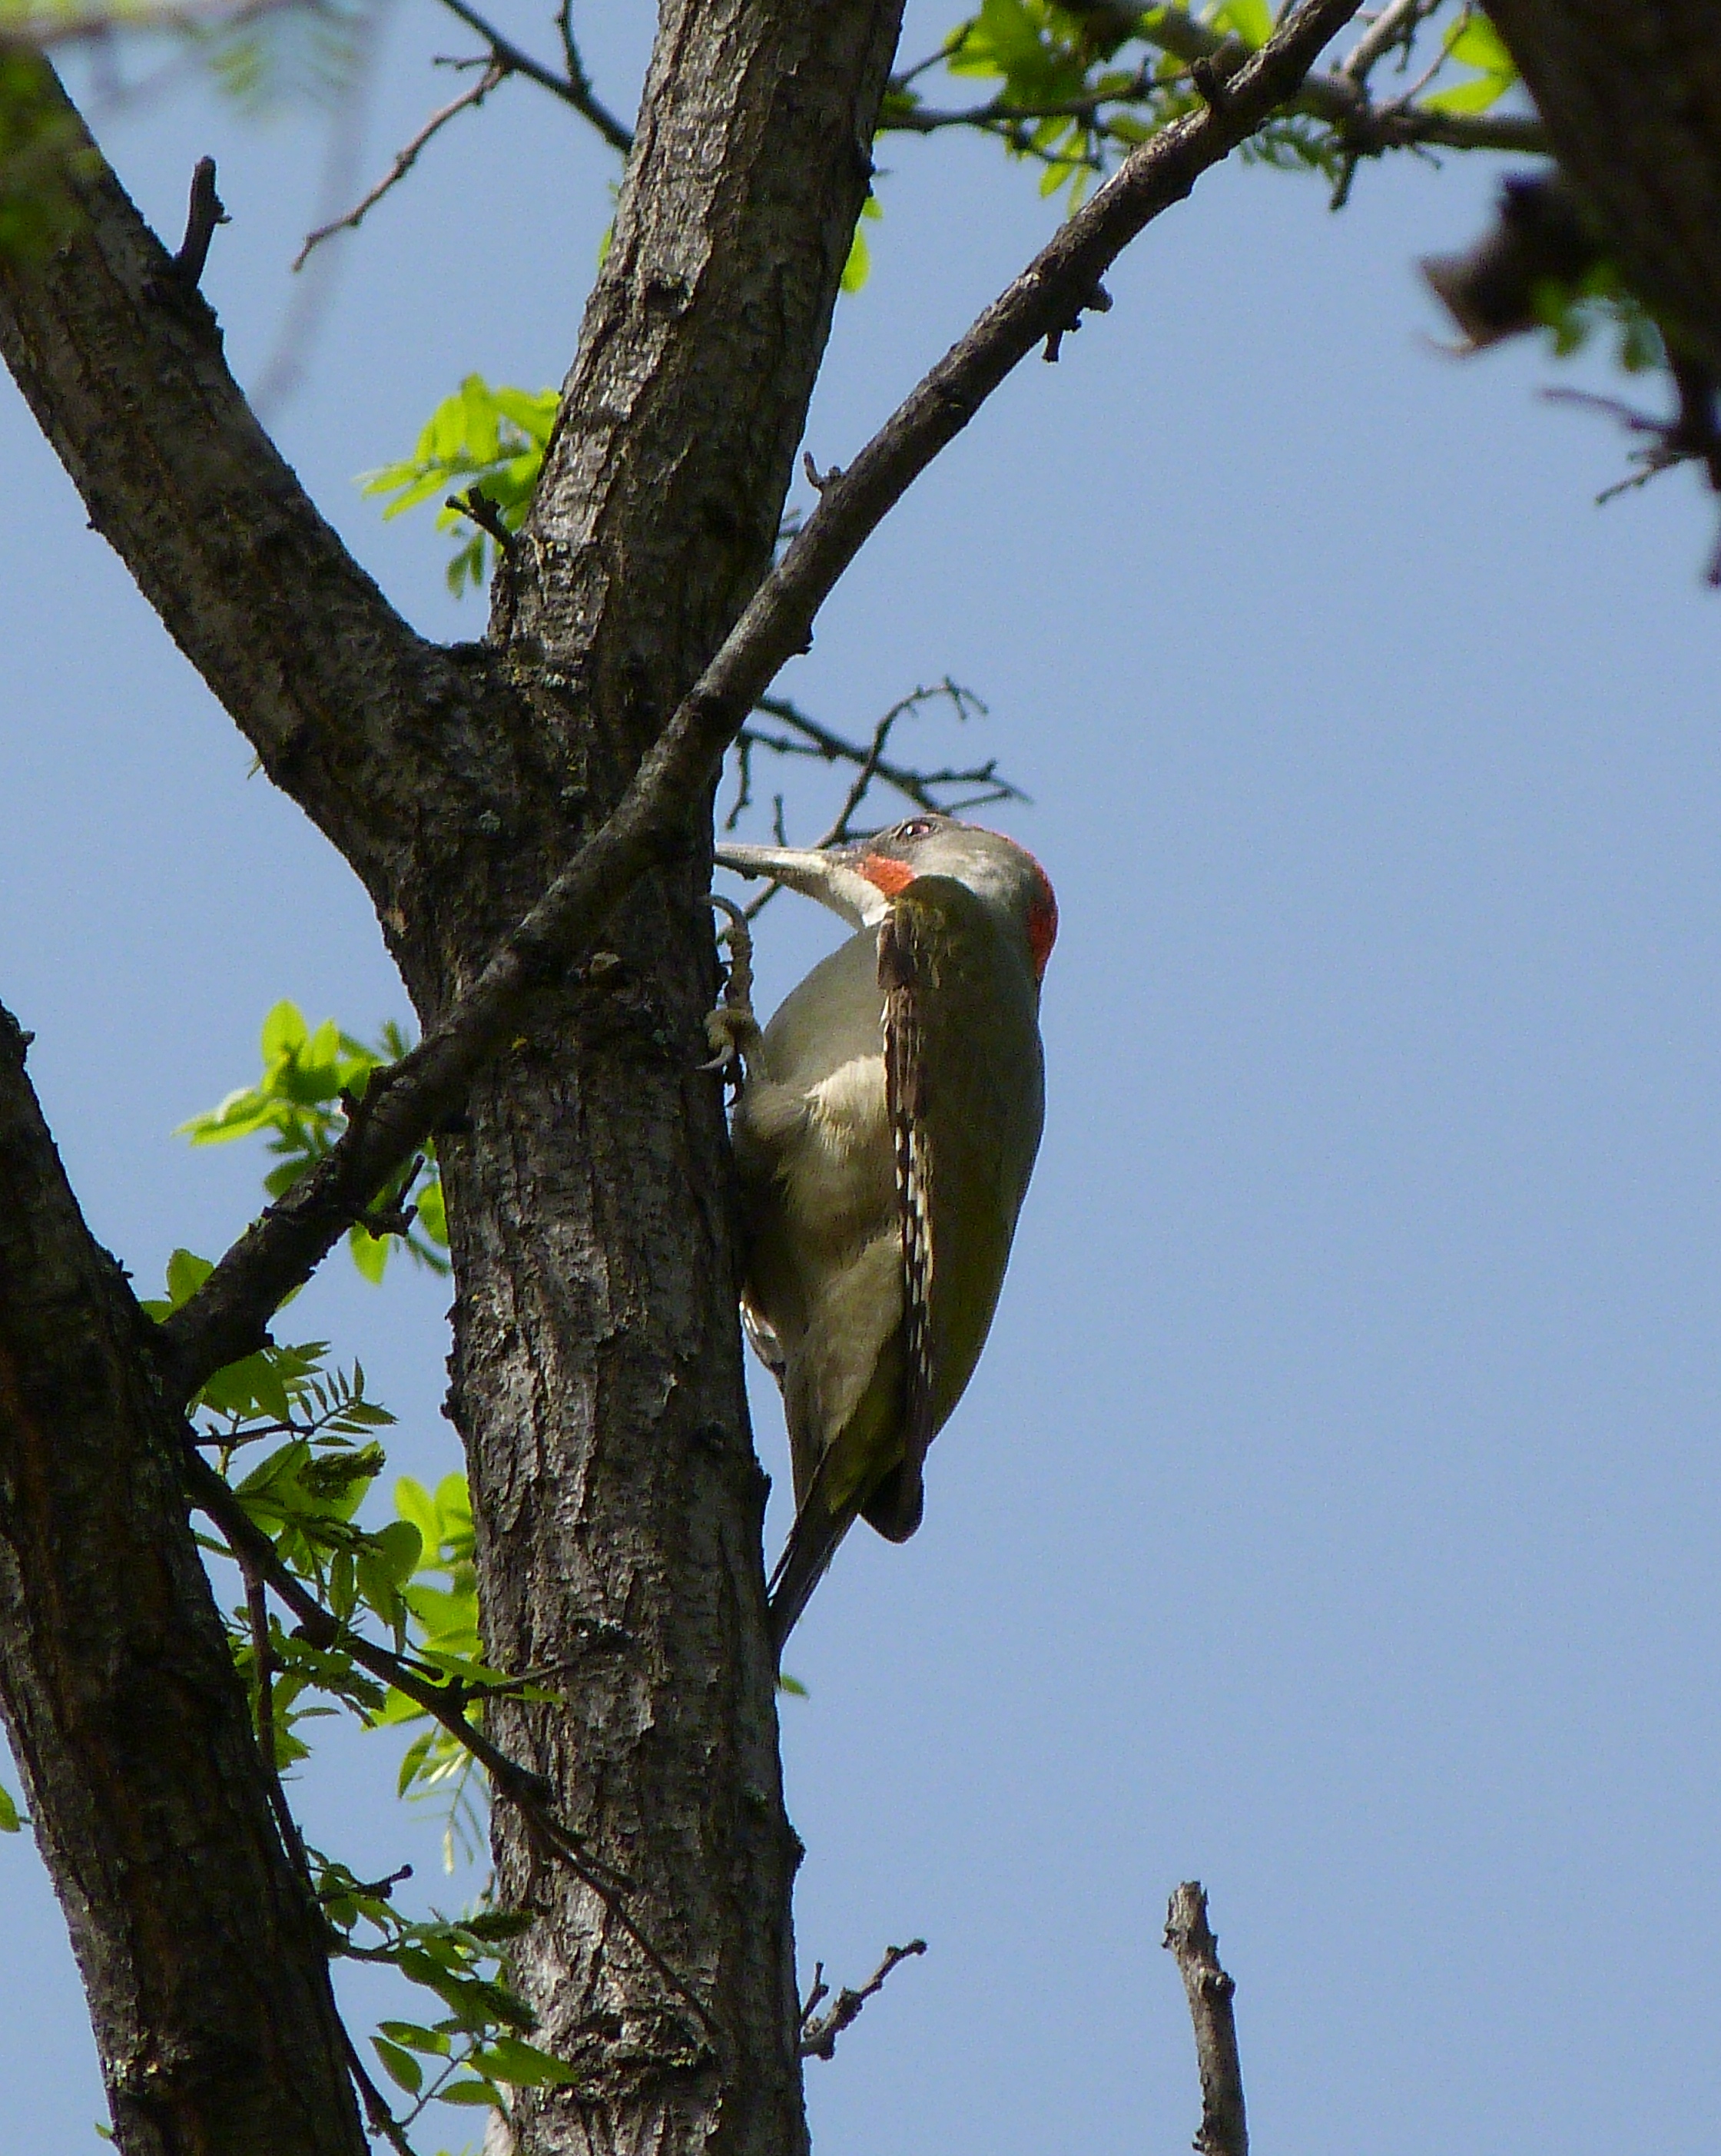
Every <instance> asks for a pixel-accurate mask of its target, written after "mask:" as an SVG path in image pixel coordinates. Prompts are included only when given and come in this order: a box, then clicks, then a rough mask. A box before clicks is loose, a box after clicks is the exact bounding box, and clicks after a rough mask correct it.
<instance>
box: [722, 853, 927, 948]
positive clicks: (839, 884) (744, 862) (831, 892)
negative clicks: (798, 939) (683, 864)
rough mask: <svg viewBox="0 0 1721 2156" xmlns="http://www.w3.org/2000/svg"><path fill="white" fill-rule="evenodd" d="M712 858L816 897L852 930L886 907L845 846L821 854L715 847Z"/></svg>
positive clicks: (869, 923)
mask: <svg viewBox="0 0 1721 2156" xmlns="http://www.w3.org/2000/svg"><path fill="white" fill-rule="evenodd" d="M716 858H717V865H718V866H719V867H720V868H726V869H733V870H735V871H736V872H737V875H747V876H769V877H770V878H771V880H772V881H773V883H784V884H787V885H789V889H790V890H791V891H800V892H802V893H803V894H804V896H806V897H808V898H816V899H817V900H818V901H819V904H820V905H821V906H829V907H830V910H831V911H832V912H833V913H840V914H841V916H842V917H843V919H844V920H845V921H852V922H853V924H854V925H855V927H857V928H876V927H877V926H878V924H879V922H880V921H882V920H883V919H884V917H885V914H886V911H887V910H888V909H889V906H890V902H891V901H890V900H889V898H888V897H887V896H886V894H885V893H884V892H883V891H881V890H880V889H879V887H878V885H876V884H875V883H872V882H871V881H869V880H868V879H867V878H866V876H864V875H862V874H861V873H860V870H859V869H858V868H857V867H856V866H855V853H854V850H853V849H852V848H850V847H834V848H833V849H832V850H831V851H830V853H828V854H825V853H820V852H819V851H818V850H817V849H816V848H814V847H810V846H808V847H802V846H719V847H718V848H717V854H716Z"/></svg>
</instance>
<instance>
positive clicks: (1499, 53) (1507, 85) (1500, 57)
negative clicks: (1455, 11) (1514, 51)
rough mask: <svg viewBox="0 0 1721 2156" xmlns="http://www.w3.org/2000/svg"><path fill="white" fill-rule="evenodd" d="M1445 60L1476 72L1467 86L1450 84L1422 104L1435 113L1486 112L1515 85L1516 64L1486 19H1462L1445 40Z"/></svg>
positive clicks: (1427, 97)
mask: <svg viewBox="0 0 1721 2156" xmlns="http://www.w3.org/2000/svg"><path fill="white" fill-rule="evenodd" d="M1446 59H1450V60H1456V61H1457V63H1458V64H1459V65H1460V66H1461V67H1467V68H1473V69H1476V70H1477V72H1476V73H1475V74H1473V75H1472V77H1471V79H1470V80H1469V81H1468V82H1458V83H1451V84H1449V85H1447V86H1446V88H1445V89H1444V90H1435V91H1433V92H1431V94H1430V95H1428V96H1426V97H1425V98H1424V99H1423V100H1422V102H1423V104H1424V105H1426V106H1428V107H1429V108H1430V110H1432V111H1436V112H1486V111H1487V110H1488V109H1489V108H1490V106H1492V105H1498V103H1499V101H1500V100H1501V99H1502V98H1503V97H1504V96H1505V95H1506V93H1507V92H1508V90H1511V89H1513V88H1514V87H1515V86H1516V85H1517V82H1518V64H1517V62H1516V61H1515V60H1514V59H1513V57H1512V55H1511V54H1510V53H1509V52H1508V50H1507V49H1506V46H1505V44H1504V41H1503V39H1502V38H1501V36H1500V33H1499V32H1498V30H1497V29H1496V28H1494V26H1493V24H1492V23H1491V22H1489V20H1488V19H1487V16H1485V15H1478V14H1474V13H1468V12H1467V13H1466V14H1465V15H1463V16H1461V17H1460V18H1459V20H1458V23H1457V26H1456V28H1455V29H1454V30H1453V31H1452V32H1451V34H1450V35H1449V36H1448V38H1447V39H1446Z"/></svg>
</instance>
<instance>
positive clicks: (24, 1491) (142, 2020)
mask: <svg viewBox="0 0 1721 2156" xmlns="http://www.w3.org/2000/svg"><path fill="white" fill-rule="evenodd" d="M26 1039H27V1037H26V1036H25V1035H24V1034H21V1033H20V1032H19V1030H18V1026H17V1024H16V1023H15V1022H14V1020H13V1019H12V1018H11V1017H10V1016H9V1015H8V1014H5V1013H4V1012H0V1706H3V1707H4V1710H5V1717H6V1721H7V1724H8V1729H9V1731H10V1733H11V1736H12V1739H13V1748H14V1749H15V1751H16V1752H17V1754H18V1762H19V1764H20V1766H21V1768H23V1774H24V1777H25V1780H26V1782H27V1784H28V1791H29V1800H30V1801H29V1808H30V1811H31V1814H32V1816H33V1820H34V1821H35V1824H36V1827H37V1831H38V1833H39V1836H40V1838H41V1841H42V1845H43V1850H44V1855H45V1856H46V1857H47V1859H48V1862H49V1867H50V1869H51V1871H52V1872H53V1875H54V1885H55V1887H56V1889H57V1891H58V1892H59V1897H60V1901H61V1903H62V1905H63V1906H64V1909H65V1912H66V1920H67V1922H68V1924H69V1928H70V1930H71V1934H72V1944H73V1947H74V1950H75V1952H76V1953H77V1957H78V1962H79V1966H80V1969H81V1970H82V1972H83V1977H84V1983H85V1989H86V1990H87V1992H88V1994H89V1997H90V2015H91V2020H92V2021H93V2023H94V2026H95V2037H96V2042H97V2046H98V2047H99V2049H100V2056H101V2063H102V2071H103V2076H104V2078H105V2082H106V2084H107V2089H108V2097H109V2101H110V2104H111V2106H112V2109H113V2116H114V2124H115V2128H116V2133H117V2134H118V2137H119V2140H120V2143H121V2147H122V2148H123V2149H125V2150H126V2152H127V2156H202V2152H207V2151H211V2150H216V2149H219V2150H221V2151H222V2152H223V2156H361V2152H362V2149H363V2148H364V2137H363V2135H362V2132H361V2130H360V2128H359V2124H358V2119H357V2112H356V2111H355V2109H354V2107H353V2102H352V2092H351V2090H350V2088H349V2087H348V2085H347V2066H346V2057H345V2052H344V2049H343V2044H342V2031H341V2026H340V2023H339V2021H338V2020H337V2018H336V2014H335V2010H334V2003H333V1999H332V1998H331V1994H330V1990H329V1984H328V1971H327V1966H326V1960H325V1958H324V1953H323V1942H322V1933H321V1925H320V1923H319V1922H318V1919H317V1916H316V1912H315V1910H314V1909H313V1907H311V1903H310V1902H309V1900H308V1897H306V1893H305V1892H304V1890H303V1888H302V1886H301V1883H300V1882H299V1881H298V1880H297V1879H295V1876H294V1875H293V1872H292V1871H291V1868H290V1866H289V1864H288V1862H287V1860H286V1858H285V1856H284V1854H283V1852H282V1849H281V1845H280V1840H279V1837H278V1835H277V1832H276V1829H275V1822H274V1820H273V1819H272V1818H271V1815H270V1799H269V1789H268V1784H267V1777H266V1775H265V1771H264V1768H263V1763H262V1761H261V1759H260V1758H259V1753H258V1750H257V1746H256V1743H255V1741H254V1738H253V1736H252V1734H251V1731H250V1727H249V1718H248V1716H247V1712H246V1704H245V1697H244V1691H243V1689H242V1687H241V1686H240V1684H239V1677H238V1675H237V1673H236V1671H234V1666H233V1661H232V1658H231V1656H230V1655H229V1651H228V1646H227V1642H226V1640H225V1638H224V1636H223V1632H222V1629H221V1625H220V1621H219V1620H218V1617H217V1615H216V1612H215V1606H214V1604H213V1599H211V1596H210V1592H209V1584H208V1578H206V1576H205V1575H204V1573H203V1568H202V1566H201V1564H200V1563H199V1562H198V1553H197V1549H196V1546H195V1544H194V1543H193V1540H192V1537H191V1533H190V1530H189V1528H188V1526H187V1523H186V1519H185V1507H184V1501H183V1497H182V1492H181V1487H180V1481H179V1450H178V1443H177V1427H178V1423H177V1417H176V1416H174V1415H173V1414H172V1413H171V1412H170V1411H168V1410H167V1409H165V1408H164V1406H163V1404H162V1400H161V1399H160V1395H159V1394H158V1392H157V1389H156V1388H155V1386H154V1384H153V1383H152V1377H151V1373H150V1368H149V1362H148V1357H147V1355H146V1352H145V1348H144V1335H145V1333H146V1331H147V1330H148V1327H147V1321H146V1319H145V1318H144V1317H143V1316H142V1313H141V1312H140V1311H139V1310H138V1308H137V1306H136V1302H135V1301H133V1300H132V1297H131V1294H130V1292H129V1291H128V1290H127V1288H126V1284H125V1281H124V1280H123V1278H122V1277H121V1273H120V1270H119V1267H118V1266H117V1265H116V1264H115V1263H114V1261H113V1260H112V1259H111V1258H110V1257H109V1256H108V1255H106V1253H105V1251H103V1250H99V1249H98V1248H97V1247H96V1245H95V1243H94V1242H92V1240H90V1234H89V1230H88V1229H86V1228H85V1225H84V1223H83V1221H82V1219H80V1217H79V1214H78V1210H77V1206H76V1203H75V1201H74V1199H73V1197H72V1193H71V1192H70V1190H69V1188H68V1187H67V1184H66V1181H65V1178H64V1172H63V1171H62V1169H61V1168H60V1164H59V1159H58V1158H57V1156H56V1155H55V1152H54V1144H53V1141H52V1139H51V1138H50V1137H49V1134H48V1131H47V1128H46V1126H45V1125H44V1122H43V1120H42V1116H41V1111H40V1110H39V1107H38V1106H37V1104H36V1101H35V1096H34V1095H33V1093H32V1091H31V1090H30V1086H29V1083H28V1080H27V1079H26V1077H25V1075H24V1070H23V1056H24V1049H25V1045H26Z"/></svg>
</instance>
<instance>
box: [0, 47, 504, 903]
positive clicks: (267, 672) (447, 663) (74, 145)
mask: <svg viewBox="0 0 1721 2156" xmlns="http://www.w3.org/2000/svg"><path fill="white" fill-rule="evenodd" d="M13 64H15V65H17V66H20V67H23V66H29V65H33V66H35V67H36V69H38V71H39V74H38V84H37V96H38V104H37V108H36V110H37V119H36V125H37V126H38V128H39V130H40V131H41V133H42V136H43V138H44V140H47V139H50V138H51V139H54V140H55V141H59V140H61V139H63V140H64V141H65V143H66V144H67V146H68V148H69V157H67V158H66V160H65V162H64V165H63V167H62V171H63V174H64V186H65V187H66V189H67V191H68V193H69V195H70V196H71V198H72V199H73V202H74V204H75V208H76V222H75V223H74V225H73V226H72V227H71V228H69V231H68V232H67V234H65V236H64V239H62V241H61V244H59V245H58V246H56V247H55V248H54V249H53V250H52V251H51V252H50V253H45V254H41V255H40V256H39V257H36V258H33V259H24V258H23V257H21V256H20V255H19V254H18V252H17V251H16V250H13V249H7V250H5V251H4V254H3V255H0V352H3V354H4V357H5V359H6V362H7V364H8V367H10V368H11V370H12V372H13V375H14V376H15V377H17V380H18V386H19V388H21V389H22V390H23V393H24V395H25V397H26V398H28V401H29V403H30V405H31V408H32V409H33V412H34V413H35V415H36V418H37V419H38V421H39V423H40V425H41V427H42V429H43V432H44V434H46V435H47V436H48V439H49V441H50V442H51V443H52V444H53V445H54V449H55V450H56V451H57V452H58V454H59V458H60V460H61V462H62V463H63V464H64V465H65V467H66V469H67V470H68V471H69V474H70V475H71V477H72V479H73V480H74V483H75V485H76V486H77V488H78V490H79V492H80V494H81V495H82V496H83V498H84V502H85V507H86V508H87V510H88V511H89V515H90V522H91V524H92V525H93V526H94V527H95V529H96V530H97V531H100V533H101V534H102V535H103V536H104V537H105V538H106V539H107V540H108V541H109V542H110V544H111V545H112V546H113V547H114V548H115V550H116V552H117V553H118V554H119V555H120V557H121V559H122V560H123V561H124V562H125V563H126V567H127V568H128V569H130V571H131V574H132V575H133V577H135V578H136V581H137V583H138V584H139V586H140V587H141V589H142V591H143V593H144V595H145V597H146V598H147V599H148V600H149V601H150V602H151V603H152V605H153V606H154V607H155V608H156V610H157V613H159V614H160V615H161V617H162V620H163V622H164V623H165V624H166V625H167V628H168V629H169V630H170V631H171V632H172V635H173V638H174V639H175V641H176V642H177V644H178V645H179V647H180V649H182V651H183V652H184V653H185V654H186V655H187V657H188V658H189V659H190V660H191V661H192V663H193V665H194V666H196V667H197V669H198V671H199V672H200V673H201V674H202V675H203V679H204V680H206V681H207V682H208V685H209V687H210V688H211V689H212V690H213V692H214V693H215V695H216V696H218V698H219V699H220V701H222V702H223V704H224V705H225V706H226V707H227V709H228V711H229V713H230V714H231V715H232V716H233V718H234V721H235V722H236V724H237V725H238V726H239V727H240V729H241V731H243V732H244V734H245V736H246V737H247V738H248V739H249V742H250V743H251V745H252V747H254V749H255V750H256V752H257V753H258V756H259V758H260V759H261V761H262V762H263V765H264V767H265V769H266V770H267V771H268V772H269V774H270V777H271V778H273V779H274V780H275V782H276V783H277V784H279V785H280V787H282V788H283V789H284V790H285V792H286V793H289V794H290V796H291V797H292V798H294V799H295V800H296V801H297V802H299V803H300V804H301V806H302V807H303V808H305V809H306V811H307V813H308V814H310V815H311V817H312V818H313V819H314V820H315V821H316V823H317V824H319V825H320V826H321V829H323V830H324V831H325V832H326V833H327V834H329V835H330V836H331V838H332V839H334V840H335V842H336V844H337V845H338V846H339V847H340V848H341V850H342V852H343V853H345V854H346V855H347V859H348V860H350V861H351V862H352V864H353V865H354V866H355V867H356V868H357V870H358V872H359V873H360V875H362V876H363V877H364V879H365V880H366V882H367V884H368V885H370V887H371V890H372V894H373V895H376V894H378V892H380V891H386V890H387V889H388V886H389V885H390V884H391V882H392V880H393V875H395V873H396V872H397V870H398V860H399V858H400V853H401V850H402V849H403V847H404V844H405V843H406V841H407V839H408V836H409V835H410V834H412V833H413V832H414V828H415V824H417V822H418V819H421V818H422V815H423V812H424V801H425V796H426V788H425V785H424V777H425V769H426V763H427V737H428V738H429V740H431V741H434V738H435V737H434V734H433V733H431V732H430V731H429V728H428V726H427V718H429V716H430V715H435V716H437V717H440V716H443V715H444V714H446V715H448V716H450V717H452V718H454V719H455V720H456V721H460V723H463V724H465V725H466V726H470V728H471V731H472V732H473V734H474V736H475V737H482V736H483V734H484V732H485V729H486V727H491V726H493V721H491V720H490V719H480V717H479V716H478V713H479V709H480V705H481V704H482V703H483V702H484V701H485V699H486V697H493V696H495V695H496V694H497V693H501V694H506V693H507V692H506V690H498V689H497V688H496V685H495V684H494V683H493V681H492V679H491V671H490V669H489V667H488V665H461V664H460V662H459V661H458V660H456V659H455V658H454V657H453V656H451V655H450V654H449V653H447V652H445V651H444V650H442V649H440V648H439V647H438V646H437V645H435V644H430V643H428V642H426V640H425V639H424V638H422V637H420V636H419V634H417V633H416V631H415V630H414V629H412V628H411V627H410V626H409V625H408V624H407V623H406V622H405V621H403V619H401V618H400V616H399V615H398V614H397V613H395V611H394V609H393V608H392V607H391V606H390V605H389V604H388V601H387V600H386V599H385V598H383V594H382V593H381V592H379V591H378V588H377V587H376V585H375V584H374V583H372V580H371V578H370V577H368V576H367V575H366V574H365V572H364V571H363V570H362V569H361V568H360V567H359V566H358V564H357V562H355V561H354V560H353V559H352V557H351V555H350V554H349V553H348V552H347V549H346V547H344V546H343V545H342V542H341V541H340V539H339V537H338V536H336V533H335V531H334V530H333V529H332V527H331V526H330V525H329V524H327V523H326V521H324V519H323V518H322V516H320V515H319V513H318V512H317V511H316V508H315V506H313V505H312V503H311V500H310V499H309V497H308V496H307V495H306V493H305V492H304V490H303V489H302V488H301V486H300V485H299V482H298V480H296V479H295V476H294V475H293V473H292V471H291V470H290V468H289V467H288V465H286V463H285V461H284V459H282V457H281V456H280V453H279V451H278V450H277V449H275V445H274V444H273V443H272V442H271V441H270V439H269V437H268V436H267V434H265V432H264V430H263V429H262V428H261V427H260V426H259V424H258V422H257V419H256V418H255V416H254V413H252V411H251V409H250V408H249V405H248V404H247V403H246V401H245V399H244V396H243V395H242V393H240V391H239V387H238V385H237V384H236V383H235V382H234V379H233V377H232V375H231V373H230V372H229V370H228V367H227V363H226V361H225V359H224V358H223V353H222V348H221V336H220V331H219V330H218V327H217V325H216V322H215V318H214V316H213V314H212V313H211V312H210V311H209V308H208V305H206V303H205V302H204V301H203V299H202V298H201V297H199V296H198V294H197V293H196V291H195V290H193V289H192V286H191V285H190V282H189V280H188V278H187V277H186V276H184V275H181V274H180V272H179V271H178V270H177V269H176V267H175V264H174V260H173V258H172V257H171V256H170V255H169V254H167V251H166V250H165V249H163V247H162V244H161V243H160V242H159V240H157V238H156V236H155V234H153V233H152V231H151V230H150V229H149V228H148V226H147V225H146V224H145V223H144V221H143V219H142V218H141V217H140V216H139V215H138V213H137V211H136V208H134V207H133V205H132V203H131V200H130V198H128V197H127V196H126V193H125V191H124V190H123V188H122V187H121V185H120V183H119V182H118V180H117V179H116V177H114V174H113V173H112V172H111V171H110V169H109V167H107V165H106V164H105V162H104V161H103V160H102V158H101V157H100V152H99V151H97V150H96V149H95V145H94V144H93V143H92V142H91V141H90V137H89V136H88V134H87V132H86V131H85V128H84V126H83V123H82V121H80V119H79V117H78V115H77V114H76V112H75V110H74V109H73V107H72V105H71V104H70V103H69V100H67V98H66V96H65V95H64V91H63V90H61V88H60V86H59V82H58V81H57V80H56V79H55V78H54V74H53V72H52V70H51V69H49V66H48V65H47V64H46V62H45V61H37V62H33V63H32V62H28V61H26V60H23V59H18V60H17V61H15V62H14V63H13ZM491 708H492V709H493V708H494V706H491ZM433 798H434V797H433Z"/></svg>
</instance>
